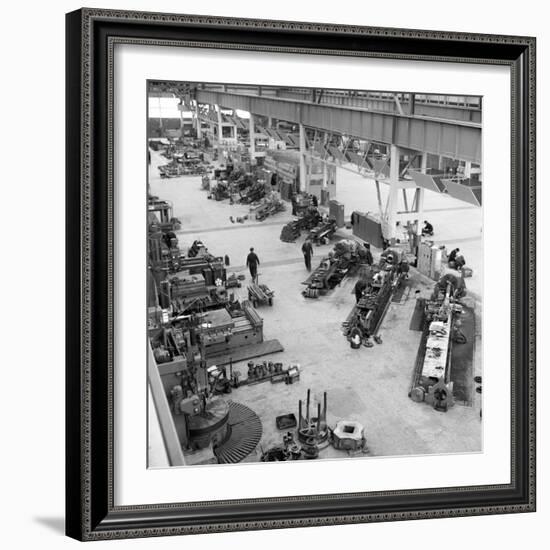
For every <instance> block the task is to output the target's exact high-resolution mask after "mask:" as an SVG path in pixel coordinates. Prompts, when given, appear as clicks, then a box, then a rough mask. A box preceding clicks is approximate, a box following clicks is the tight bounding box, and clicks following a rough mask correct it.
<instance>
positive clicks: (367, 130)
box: [195, 89, 481, 164]
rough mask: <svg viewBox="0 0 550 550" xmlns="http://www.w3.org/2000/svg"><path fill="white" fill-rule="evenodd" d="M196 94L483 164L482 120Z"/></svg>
mask: <svg viewBox="0 0 550 550" xmlns="http://www.w3.org/2000/svg"><path fill="white" fill-rule="evenodd" d="M195 94H196V99H197V101H199V102H200V103H209V104H211V105H221V106H223V107H226V108H231V109H241V110H243V111H248V112H249V113H254V114H256V115H262V116H271V117H274V118H276V119H279V120H286V121H288V122H293V123H296V124H303V125H304V126H307V127H310V128H319V129H322V130H327V131H332V132H335V133H340V134H343V135H347V136H353V137H357V138H362V139H367V140H373V141H379V142H381V143H386V144H389V145H396V146H398V147H402V148H406V149H411V150H414V151H421V152H425V153H430V154H432V155H438V156H444V157H449V158H454V159H460V160H464V161H470V162H473V163H475V164H481V125H480V124H477V123H472V122H463V121H452V120H444V119H435V118H427V117H420V116H417V115H408V114H397V113H383V112H374V111H364V110H361V109H357V108H352V107H344V106H333V105H319V104H312V103H308V102H304V101H297V100H290V99H280V98H275V97H265V96H264V97H259V96H251V95H241V94H234V93H228V92H222V91H209V90H200V89H197V90H196V91H195Z"/></svg>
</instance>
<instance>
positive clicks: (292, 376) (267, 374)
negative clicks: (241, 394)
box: [234, 361, 300, 387]
mask: <svg viewBox="0 0 550 550" xmlns="http://www.w3.org/2000/svg"><path fill="white" fill-rule="evenodd" d="M247 367H248V372H247V376H246V378H244V379H243V380H241V379H238V380H237V381H236V383H237V384H238V385H237V386H234V387H240V386H252V385H254V384H260V383H261V382H271V383H272V384H277V383H280V382H284V383H285V384H293V383H294V382H296V381H298V380H299V379H300V365H299V364H298V363H291V364H290V365H289V366H288V367H285V366H283V364H282V363H273V362H272V361H263V362H262V363H258V364H254V361H249V362H248V364H247Z"/></svg>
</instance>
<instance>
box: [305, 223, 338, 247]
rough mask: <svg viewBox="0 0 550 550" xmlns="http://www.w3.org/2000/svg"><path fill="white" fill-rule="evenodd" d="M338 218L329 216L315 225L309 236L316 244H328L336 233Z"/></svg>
mask: <svg viewBox="0 0 550 550" xmlns="http://www.w3.org/2000/svg"><path fill="white" fill-rule="evenodd" d="M336 229H337V227H336V220H335V219H332V218H329V219H328V220H327V221H323V222H321V223H319V224H318V225H317V227H314V228H313V229H312V230H311V231H310V232H309V237H310V238H311V240H312V241H313V242H314V243H315V244H316V245H321V244H326V243H328V242H329V241H330V239H331V238H332V236H333V235H334V233H336Z"/></svg>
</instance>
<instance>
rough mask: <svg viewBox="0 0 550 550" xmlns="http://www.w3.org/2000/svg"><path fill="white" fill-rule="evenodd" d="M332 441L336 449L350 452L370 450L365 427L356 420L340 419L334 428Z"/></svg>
mask: <svg viewBox="0 0 550 550" xmlns="http://www.w3.org/2000/svg"><path fill="white" fill-rule="evenodd" d="M331 443H332V445H333V447H334V448H335V449H339V450H343V451H348V452H350V453H354V452H357V451H360V452H363V453H366V452H368V449H367V438H366V436H365V428H364V427H363V425H362V424H361V423H359V422H356V421H355V420H340V421H338V422H337V423H336V426H335V427H334V429H333V430H332V434H331Z"/></svg>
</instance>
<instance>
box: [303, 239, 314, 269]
mask: <svg viewBox="0 0 550 550" xmlns="http://www.w3.org/2000/svg"><path fill="white" fill-rule="evenodd" d="M302 254H303V255H304V262H305V264H306V269H307V270H308V271H311V257H312V256H313V246H312V245H311V239H310V238H309V237H308V238H307V239H306V240H305V242H304V244H303V245H302Z"/></svg>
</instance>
